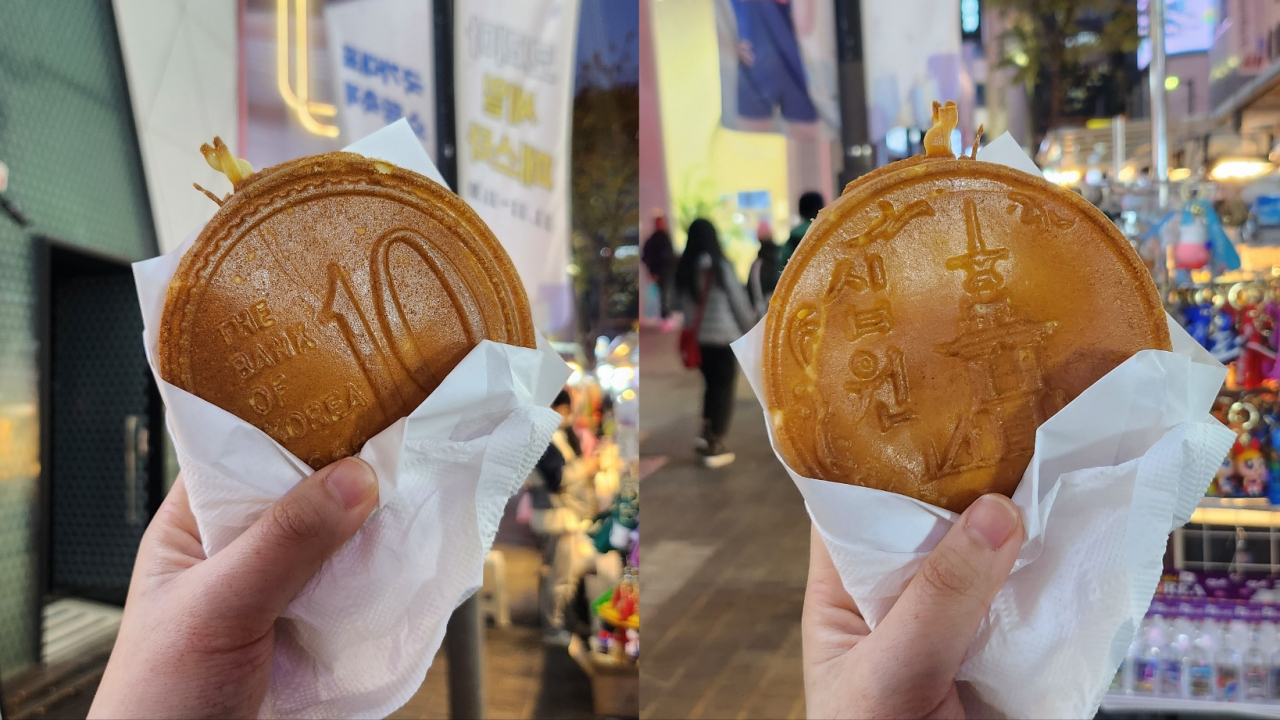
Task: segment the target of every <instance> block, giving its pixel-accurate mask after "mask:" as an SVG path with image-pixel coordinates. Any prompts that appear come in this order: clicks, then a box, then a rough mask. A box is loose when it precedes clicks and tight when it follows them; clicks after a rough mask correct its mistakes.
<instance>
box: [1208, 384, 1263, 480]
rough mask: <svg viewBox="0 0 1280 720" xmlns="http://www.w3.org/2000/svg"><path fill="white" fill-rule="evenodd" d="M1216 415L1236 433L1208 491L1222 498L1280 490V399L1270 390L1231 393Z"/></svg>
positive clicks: (1218, 404) (1219, 404) (1217, 406)
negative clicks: (1279, 447) (1279, 444)
mask: <svg viewBox="0 0 1280 720" xmlns="http://www.w3.org/2000/svg"><path fill="white" fill-rule="evenodd" d="M1213 414H1214V416H1215V417H1217V418H1218V419H1219V420H1221V421H1222V422H1223V424H1225V425H1227V426H1228V427H1230V428H1231V429H1232V430H1234V431H1235V432H1236V442H1235V443H1234V444H1233V445H1232V447H1231V451H1230V452H1229V453H1228V454H1227V456H1226V457H1225V458H1223V460H1222V464H1221V465H1220V466H1219V467H1218V472H1217V473H1216V474H1215V475H1214V476H1213V482H1212V483H1211V484H1210V485H1209V490H1208V491H1207V492H1206V493H1205V494H1206V495H1209V496H1212V497H1223V498H1270V497H1272V496H1273V495H1274V494H1276V490H1277V489H1280V473H1278V471H1280V452H1278V446H1277V440H1280V402H1277V399H1276V394H1275V392H1274V391H1271V390H1259V391H1246V392H1240V393H1228V394H1224V395H1223V396H1221V397H1219V398H1218V401H1217V402H1216V403H1215V404H1214V409H1213Z"/></svg>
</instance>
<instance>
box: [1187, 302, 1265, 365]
mask: <svg viewBox="0 0 1280 720" xmlns="http://www.w3.org/2000/svg"><path fill="white" fill-rule="evenodd" d="M1208 295H1210V293H1208V292H1207V291H1201V292H1197V293H1196V295H1193V296H1192V299H1190V300H1189V301H1188V302H1187V305H1185V306H1184V309H1183V316H1184V318H1185V319H1187V322H1185V325H1184V327H1185V328H1187V334H1189V336H1192V340H1194V341H1196V342H1198V343H1201V347H1204V348H1206V350H1208V328H1210V323H1211V322H1212V319H1213V302H1212V299H1210V297H1207V296H1208ZM1276 307H1277V310H1280V305H1277V306H1276Z"/></svg>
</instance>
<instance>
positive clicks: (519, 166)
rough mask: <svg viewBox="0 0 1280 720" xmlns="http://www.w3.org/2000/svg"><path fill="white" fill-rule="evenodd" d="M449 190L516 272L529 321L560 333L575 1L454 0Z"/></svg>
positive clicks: (568, 292)
mask: <svg viewBox="0 0 1280 720" xmlns="http://www.w3.org/2000/svg"><path fill="white" fill-rule="evenodd" d="M454 7H455V18H456V25H455V29H454V47H455V53H456V55H455V58H456V59H455V61H454V68H455V70H454V78H455V80H454V82H455V86H454V99H455V107H456V112H457V131H458V145H459V152H458V194H459V195H461V196H462V198H463V199H464V200H466V201H467V202H468V203H469V204H470V205H471V207H473V208H475V210H476V212H478V213H480V217H482V218H484V221H485V222H486V223H488V225H489V227H490V228H492V229H493V232H494V234H495V235H497V236H498V239H499V240H501V241H502V244H503V247H505V248H506V250H507V253H508V254H510V255H511V259H512V260H513V261H514V262H515V265H516V269H517V270H518V271H519V272H520V277H521V279H522V280H524V286H525V290H526V291H527V292H528V294H529V303H530V305H531V306H532V309H533V320H534V323H535V324H537V326H538V327H539V328H540V329H542V330H543V331H544V332H547V333H551V334H558V335H561V336H564V335H566V334H567V333H568V332H569V331H570V330H571V323H572V319H573V293H572V288H571V285H570V278H569V274H568V269H567V268H568V265H569V228H570V218H569V133H570V130H571V126H572V116H571V112H570V110H571V108H572V103H573V76H574V60H575V57H576V53H575V50H576V48H577V44H578V43H577V25H578V1H577V0H457V2H456V4H455V6H454Z"/></svg>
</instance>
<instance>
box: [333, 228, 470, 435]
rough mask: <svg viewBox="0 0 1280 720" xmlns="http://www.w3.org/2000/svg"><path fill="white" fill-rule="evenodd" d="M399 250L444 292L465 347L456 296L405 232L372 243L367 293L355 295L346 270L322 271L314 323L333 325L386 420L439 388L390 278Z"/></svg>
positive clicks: (431, 254)
mask: <svg viewBox="0 0 1280 720" xmlns="http://www.w3.org/2000/svg"><path fill="white" fill-rule="evenodd" d="M396 246H401V247H404V248H407V249H409V250H411V251H413V253H414V254H415V255H417V256H418V258H419V259H421V260H422V261H423V262H424V263H426V265H427V266H428V267H429V268H430V269H431V271H432V273H434V274H435V276H436V277H437V278H438V279H439V280H440V281H441V285H443V286H444V287H445V289H446V290H447V292H448V294H449V297H450V300H451V301H452V302H453V305H454V309H455V310H456V311H458V315H459V317H460V318H462V323H463V326H464V327H465V329H466V334H467V340H468V343H469V344H474V343H476V342H478V340H477V339H476V338H477V334H478V333H477V332H476V330H475V328H473V327H471V322H470V321H469V320H468V319H467V317H468V316H467V314H466V313H464V312H463V311H462V308H461V307H460V305H461V303H460V301H459V297H458V295H457V292H456V291H455V290H454V289H453V288H452V287H451V284H450V283H449V282H447V280H446V278H445V275H444V272H443V267H442V265H443V263H445V262H447V261H446V260H444V259H443V258H441V257H439V256H438V255H437V253H436V251H435V250H434V249H433V248H432V247H431V246H430V244H429V243H428V242H427V241H426V240H425V239H424V238H422V236H420V235H418V234H417V233H415V232H413V231H411V230H392V231H390V232H388V233H386V234H385V235H383V236H382V237H380V238H378V240H377V241H375V242H374V244H373V247H372V249H371V250H370V253H369V293H368V294H367V295H363V294H358V293H357V287H353V282H352V277H351V275H350V273H348V271H347V270H346V269H345V268H343V267H342V266H341V265H340V264H338V263H336V262H331V263H329V266H328V275H329V277H328V289H327V290H326V293H325V301H324V305H323V306H322V307H321V309H320V321H321V322H323V323H336V324H337V326H338V329H339V330H340V331H341V333H342V337H343V339H344V340H345V341H346V343H347V346H348V347H349V348H350V349H351V352H352V355H353V356H354V357H355V359H356V361H357V362H358V363H359V365H360V369H361V371H362V372H363V373H364V376H365V378H366V379H367V380H368V381H369V386H370V387H371V388H373V392H374V395H375V397H376V398H377V400H378V405H379V407H381V408H382V411H383V413H385V414H386V416H387V418H388V419H389V420H394V419H396V418H400V417H403V416H404V415H407V414H408V413H409V412H410V411H412V410H413V406H416V404H417V403H419V402H421V401H422V398H424V397H426V395H427V393H429V392H431V390H433V389H435V387H436V386H437V385H439V384H440V380H441V378H440V377H439V375H438V374H437V373H436V372H435V370H434V369H433V368H432V367H431V366H430V364H429V362H428V361H427V359H426V357H427V355H426V353H424V352H423V349H422V348H420V347H419V346H418V342H417V340H416V339H415V337H414V334H413V331H412V328H411V327H410V325H409V319H408V317H407V316H406V314H405V309H404V306H403V304H402V303H401V299H400V296H399V293H398V292H397V290H396V285H395V282H394V279H393V276H392V274H391V269H390V264H389V257H390V253H391V250H392V249H393V248H394V247H396Z"/></svg>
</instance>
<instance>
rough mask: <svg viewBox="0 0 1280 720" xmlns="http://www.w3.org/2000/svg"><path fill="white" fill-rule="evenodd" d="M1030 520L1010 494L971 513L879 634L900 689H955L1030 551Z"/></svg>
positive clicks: (983, 501) (874, 636)
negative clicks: (999, 595) (1001, 593)
mask: <svg viewBox="0 0 1280 720" xmlns="http://www.w3.org/2000/svg"><path fill="white" fill-rule="evenodd" d="M1022 537H1023V530H1022V515H1021V513H1020V512H1019V510H1018V508H1017V506H1015V505H1014V504H1013V502H1012V501H1011V500H1009V499H1008V498H1006V497H1005V496H1003V495H996V494H991V495H983V496H982V497H980V498H978V499H977V500H976V501H974V502H973V504H972V505H970V506H969V507H968V509H966V510H965V511H964V513H963V514H962V515H961V516H960V519H959V520H958V521H957V522H956V523H955V525H953V526H952V527H951V530H950V531H948V532H947V534H946V535H945V536H944V537H943V538H942V541H941V542H939V543H938V546H937V547H936V548H934V550H933V552H932V553H930V554H929V556H928V557H927V558H925V561H924V564H923V565H921V566H920V570H919V571H917V572H916V575H915V577H914V578H912V580H911V582H910V583H909V584H908V585H907V589H906V590H905V591H904V592H903V593H902V595H901V596H900V597H899V598H898V600H897V602H895V603H894V605H893V608H892V609H890V610H889V614H888V615H886V616H885V618H884V620H883V621H882V622H881V623H880V624H879V625H878V626H877V627H876V629H875V630H874V631H873V632H872V633H871V638H870V639H871V640H872V642H874V643H875V644H878V645H880V646H881V650H882V651H883V652H885V653H886V654H885V655H883V657H892V658H895V659H896V661H897V662H900V663H901V667H898V668H895V672H894V675H895V676H896V677H895V678H894V679H893V681H892V682H894V683H895V684H896V683H903V684H904V687H907V688H912V689H913V690H912V691H913V692H935V691H937V692H944V691H946V690H947V689H949V688H950V686H951V683H952V681H953V680H954V678H955V675H956V672H957V671H959V669H960V663H961V662H963V661H964V656H965V652H966V650H967V649H968V647H969V643H970V642H972V641H973V636H974V634H976V633H977V632H978V627H979V625H981V624H982V620H983V619H984V618H985V617H986V616H987V612H988V611H989V610H990V609H991V602H992V601H993V600H995V597H996V592H997V591H998V590H999V589H1000V586H1001V585H1002V584H1004V581H1005V579H1006V578H1007V577H1008V576H1009V572H1010V571H1011V570H1012V569H1013V563H1014V561H1015V560H1017V558H1018V550H1019V548H1020V547H1021V544H1022Z"/></svg>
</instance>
